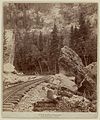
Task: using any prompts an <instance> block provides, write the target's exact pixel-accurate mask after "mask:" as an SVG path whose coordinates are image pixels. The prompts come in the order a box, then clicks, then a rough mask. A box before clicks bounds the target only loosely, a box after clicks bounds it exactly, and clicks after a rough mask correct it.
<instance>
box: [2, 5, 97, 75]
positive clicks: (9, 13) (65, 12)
mask: <svg viewBox="0 0 100 120" xmlns="http://www.w3.org/2000/svg"><path fill="white" fill-rule="evenodd" d="M44 6H45V7H44ZM52 6H53V4H42V5H40V4H28V3H23V4H20V3H12V4H11V3H10V4H7V6H4V28H5V29H6V30H7V29H9V30H12V31H13V33H14V36H15V37H14V45H15V48H14V49H15V50H14V61H13V64H14V66H15V68H16V70H17V71H19V72H23V73H25V74H37V73H39V74H56V73H58V72H59V65H58V58H59V54H60V50H61V48H62V47H63V46H64V42H65V43H68V42H69V44H67V45H69V47H71V48H72V49H73V50H74V51H75V52H76V53H77V54H78V55H79V56H80V57H81V59H82V61H83V63H84V65H85V66H86V65H88V64H90V63H91V62H93V61H96V58H97V55H96V53H97V51H96V49H97V43H96V42H97V32H96V31H95V30H96V28H97V26H96V24H93V23H92V22H91V21H90V20H89V19H87V16H92V13H91V12H90V13H88V15H86V13H84V12H83V11H84V10H85V11H86V10H87V11H88V9H87V8H88V6H89V9H90V10H92V12H93V13H94V14H95V15H96V14H97V10H96V5H94V4H93V5H91V4H89V5H87V6H85V5H83V4H76V5H74V4H66V5H65V4H61V5H60V6H61V7H60V10H59V11H60V13H59V14H61V15H62V16H60V17H62V18H63V21H59V24H62V26H63V27H62V28H63V30H62V28H60V27H59V26H60V25H59V24H58V22H56V20H54V21H53V23H52V24H53V25H52V29H51V26H50V25H51V23H50V24H49V25H48V26H49V27H50V29H51V31H50V32H49V33H48V32H47V31H45V33H46V32H47V33H46V34H44V32H43V31H42V28H45V27H44V26H46V23H45V21H44V18H43V15H44V14H46V15H47V14H49V15H51V13H50V9H51V8H52ZM74 6H75V7H76V8H75V7H74ZM86 7H87V8H86ZM33 8H34V10H33ZM80 8H81V9H80ZM75 11H76V12H75ZM77 11H78V12H77ZM80 11H81V12H80ZM30 12H31V13H30ZM41 14H42V15H41ZM94 14H93V16H94ZM75 17H76V18H75ZM62 18H61V20H62ZM95 18H96V17H95ZM96 21H97V20H96ZM73 24H74V25H73ZM69 25H71V30H69V27H66V26H69ZM59 29H60V30H59ZM32 30H33V31H32ZM4 33H5V31H4ZM69 33H70V34H69ZM6 41H7V38H6V36H5V34H4V53H5V55H4V56H5V57H4V59H5V61H6V59H7V57H6V56H7V54H8V53H7V48H6ZM65 45H66V44H65Z"/></svg>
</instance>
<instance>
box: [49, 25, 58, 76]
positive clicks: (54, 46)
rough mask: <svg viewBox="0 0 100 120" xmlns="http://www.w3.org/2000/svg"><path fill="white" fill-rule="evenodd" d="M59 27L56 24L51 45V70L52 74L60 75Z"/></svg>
mask: <svg viewBox="0 0 100 120" xmlns="http://www.w3.org/2000/svg"><path fill="white" fill-rule="evenodd" d="M57 33H58V30H57V26H56V25H55V24H54V28H53V31H52V33H51V45H50V63H51V64H50V68H51V71H52V73H55V74H56V73H58V72H59V68H58V57H59V48H58V47H59V39H58V35H57Z"/></svg>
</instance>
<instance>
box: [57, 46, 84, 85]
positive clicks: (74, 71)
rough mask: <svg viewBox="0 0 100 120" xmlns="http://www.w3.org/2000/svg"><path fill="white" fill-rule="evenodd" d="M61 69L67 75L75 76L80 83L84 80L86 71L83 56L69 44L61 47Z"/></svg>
mask: <svg viewBox="0 0 100 120" xmlns="http://www.w3.org/2000/svg"><path fill="white" fill-rule="evenodd" d="M59 69H60V72H61V73H63V74H65V75H67V76H75V77H76V79H77V83H78V84H79V83H80V82H81V81H82V80H83V78H84V76H85V73H86V68H85V67H84V65H83V63H82V60H81V58H80V57H79V56H78V55H77V54H76V53H75V52H74V51H73V50H72V49H71V48H69V47H67V46H64V47H63V48H62V49H61V54H60V58H59Z"/></svg>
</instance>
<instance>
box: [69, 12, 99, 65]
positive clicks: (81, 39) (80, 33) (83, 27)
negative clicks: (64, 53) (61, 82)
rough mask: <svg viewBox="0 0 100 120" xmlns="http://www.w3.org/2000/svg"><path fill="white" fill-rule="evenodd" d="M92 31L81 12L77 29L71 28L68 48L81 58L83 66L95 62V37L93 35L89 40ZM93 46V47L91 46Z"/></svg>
mask: <svg viewBox="0 0 100 120" xmlns="http://www.w3.org/2000/svg"><path fill="white" fill-rule="evenodd" d="M92 29H93V28H92V27H91V24H90V21H89V20H87V21H86V20H85V17H84V14H83V13H82V12H81V13H80V16H79V27H77V26H75V27H73V26H71V33H70V37H71V40H70V47H71V48H72V49H73V50H74V51H75V52H76V53H77V54H78V55H79V56H80V57H81V59H82V61H83V63H84V65H85V66H87V65H88V64H90V63H92V62H93V61H97V59H96V58H97V49H96V48H97V45H96V41H97V37H96V35H95V36H94V37H93V36H92V38H91V33H92V32H93V30H92ZM93 39H94V40H93ZM92 40H93V41H92ZM93 44H94V45H95V46H92V45H93Z"/></svg>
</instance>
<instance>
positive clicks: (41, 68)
mask: <svg viewBox="0 0 100 120" xmlns="http://www.w3.org/2000/svg"><path fill="white" fill-rule="evenodd" d="M38 64H39V68H40V72H41V74H42V66H41V63H40V61H39V60H38Z"/></svg>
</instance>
